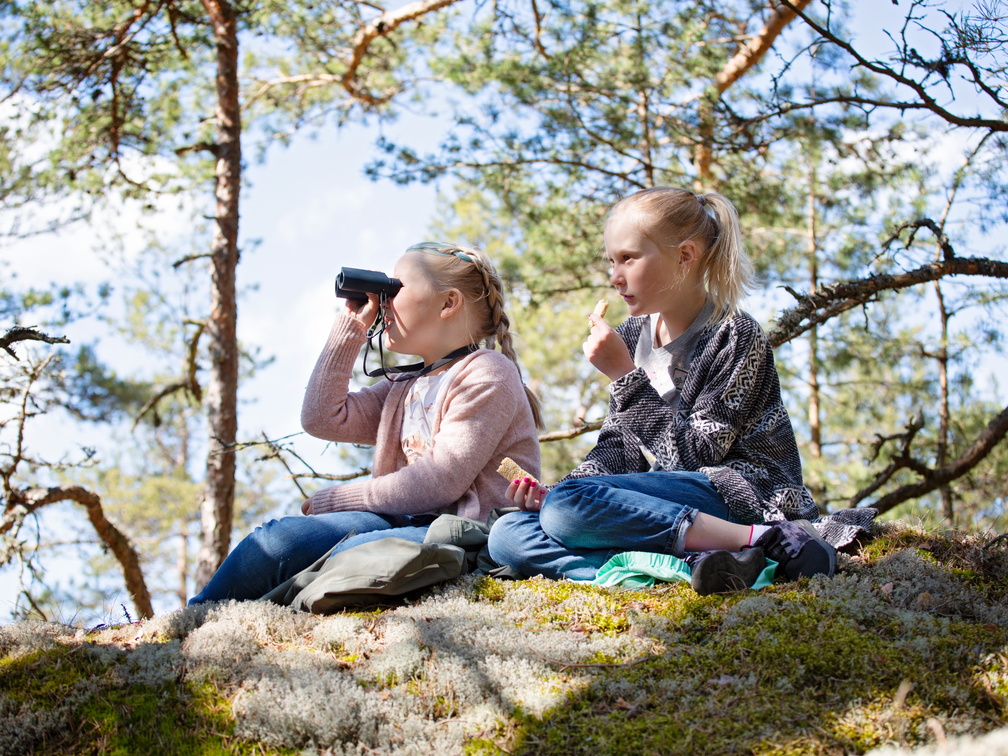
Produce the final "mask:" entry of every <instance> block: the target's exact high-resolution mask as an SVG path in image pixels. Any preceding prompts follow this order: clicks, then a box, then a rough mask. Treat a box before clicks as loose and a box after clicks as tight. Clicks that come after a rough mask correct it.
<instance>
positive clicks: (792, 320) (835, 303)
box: [767, 257, 1008, 347]
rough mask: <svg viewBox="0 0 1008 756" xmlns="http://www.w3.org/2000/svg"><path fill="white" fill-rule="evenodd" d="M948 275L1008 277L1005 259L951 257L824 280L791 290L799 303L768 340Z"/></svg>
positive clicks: (781, 338) (777, 339) (794, 334)
mask: <svg viewBox="0 0 1008 756" xmlns="http://www.w3.org/2000/svg"><path fill="white" fill-rule="evenodd" d="M947 276H984V277H987V278H1008V262H1001V261H1000V260H991V259H989V258H986V257H953V258H952V259H946V260H941V261H938V262H933V263H929V264H927V265H922V266H921V267H919V268H916V269H914V270H911V271H907V272H905V273H895V274H893V273H879V274H876V275H872V276H868V277H867V278H861V279H856V280H853V281H841V282H839V283H835V284H827V285H824V286H821V287H819V288H818V289H816V291H815V292H814V293H812V294H798V293H796V292H793V293H794V294H795V296H796V298H797V299H798V304H796V305H795V306H794V307H791V308H790V309H788V310H785V311H784V312H782V313H781V314H780V316H779V317H778V318H777V321H776V323H775V325H774V326H773V328H771V329H770V331H769V332H768V333H767V336H768V337H769V339H770V343H771V344H772V345H773V346H774V347H778V346H780V345H781V344H784V343H786V342H788V341H791V339H794V338H796V337H798V336H800V335H801V334H803V333H805V332H806V331H807V330H809V329H810V328H811V327H812V326H814V325H819V324H821V323H825V322H826V321H827V320H829V319H830V318H832V317H834V316H836V315H839V314H840V313H842V312H846V311H847V310H849V309H851V308H853V307H857V306H859V305H862V304H865V303H866V302H869V301H871V300H872V299H874V298H875V297H877V296H878V295H879V294H880V293H882V292H883V291H897V290H899V289H906V288H909V287H911V286H917V285H918V284H922V283H928V282H930V281H937V280H939V279H941V278H945V277H947Z"/></svg>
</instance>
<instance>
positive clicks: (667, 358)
mask: <svg viewBox="0 0 1008 756" xmlns="http://www.w3.org/2000/svg"><path fill="white" fill-rule="evenodd" d="M713 314H714V304H713V303H712V302H711V301H710V300H709V299H708V300H707V301H706V302H705V303H704V306H703V309H702V310H700V313H699V314H698V315H697V316H696V318H695V319H694V320H693V322H692V323H691V324H690V327H689V328H687V329H686V331H685V332H683V334H682V335H681V336H679V338H677V339H675V340H674V341H671V342H669V343H668V344H665V345H663V346H660V347H659V346H655V345H656V344H657V343H658V318H657V317H656V316H654V315H648V316H647V322H646V323H645V324H644V327H643V328H641V333H640V338H639V339H638V340H637V350H636V352H635V353H634V364H635V365H637V367H639V368H642V369H643V370H644V373H645V375H647V377H648V381H649V382H650V383H651V385H652V386H654V389H655V391H657V392H658V395H659V396H661V398H662V399H664V400H665V401H666V402H668V404H669V406H671V407H672V408H673V409H676V408H678V407H679V391H680V387H681V386H682V383H683V381H684V380H685V379H686V374H687V373H688V372H689V368H690V363H691V362H692V360H693V350H694V349H696V345H697V341H698V340H699V339H700V334H701V333H702V332H703V329H704V326H705V325H707V321H709V320H710V319H711V315H713ZM640 450H641V453H642V454H643V455H644V458H645V459H646V460H647V461H648V462H649V463H650V464H651V468H652V469H654V470H657V469H661V468H659V467H658V466H657V464H656V462H655V457H654V455H653V454H651V452H650V451H648V450H647V449H646V448H645V447H644V446H643V445H641V447H640Z"/></svg>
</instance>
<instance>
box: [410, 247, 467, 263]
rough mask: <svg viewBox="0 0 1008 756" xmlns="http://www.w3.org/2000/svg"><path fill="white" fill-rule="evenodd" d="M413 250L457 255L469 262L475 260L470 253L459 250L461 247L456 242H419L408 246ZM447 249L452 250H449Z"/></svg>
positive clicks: (450, 255) (451, 255)
mask: <svg viewBox="0 0 1008 756" xmlns="http://www.w3.org/2000/svg"><path fill="white" fill-rule="evenodd" d="M412 250H418V251H421V252H432V253H434V254H435V255H444V256H445V257H457V258H458V259H460V260H465V261H466V262H467V263H471V262H475V261H474V260H473V259H472V258H471V257H470V256H469V255H467V254H466V253H465V252H462V251H461V250H459V248H458V247H456V246H455V245H454V244H446V243H445V242H420V243H419V244H414V245H412V246H410V247H406V251H407V252H410V251H412ZM446 250H451V251H450V252H449V251H446Z"/></svg>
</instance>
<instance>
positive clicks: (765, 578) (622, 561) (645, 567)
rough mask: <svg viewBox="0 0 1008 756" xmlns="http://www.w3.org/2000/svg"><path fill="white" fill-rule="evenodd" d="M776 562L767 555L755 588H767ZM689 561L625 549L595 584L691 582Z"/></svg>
mask: <svg viewBox="0 0 1008 756" xmlns="http://www.w3.org/2000/svg"><path fill="white" fill-rule="evenodd" d="M776 570H777V562H774V561H772V560H770V559H767V563H766V567H765V568H763V572H761V573H760V576H759V577H758V578H757V579H756V582H755V583H754V584H753V586H752V587H753V588H765V587H766V586H768V585H770V584H771V583H773V578H774V572H775V571H776ZM692 574H693V573H692V571H691V570H690V568H689V565H688V564H686V562H684V561H683V560H682V559H680V558H679V557H675V556H672V555H671V554H653V553H651V552H648V551H624V552H623V553H621V554H617V555H616V556H614V557H613V558H612V559H610V560H609V561H608V562H606V563H605V564H603V565H602V567H601V568H600V569H599V571H598V574H597V575H596V576H595V579H594V580H592V581H591V584H592V585H600V586H603V587H608V586H613V585H622V586H624V587H626V588H650V587H651V586H653V585H654V584H655V582H656V581H659V580H661V581H663V582H666V583H673V582H675V581H677V580H682V581H684V582H687V583H689V582H690V580H691V577H692Z"/></svg>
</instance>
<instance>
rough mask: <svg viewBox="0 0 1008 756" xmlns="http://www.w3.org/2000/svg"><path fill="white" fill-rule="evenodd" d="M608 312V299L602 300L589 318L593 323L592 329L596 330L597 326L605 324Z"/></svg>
mask: <svg viewBox="0 0 1008 756" xmlns="http://www.w3.org/2000/svg"><path fill="white" fill-rule="evenodd" d="M608 310H609V300H608V299H600V300H599V301H598V304H597V305H595V309H594V310H592V313H591V315H589V316H588V321H589V322H590V323H591V328H594V327H595V326H597V325H599V324H600V323H604V322H605V320H604V318H605V314H606V312H608Z"/></svg>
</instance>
